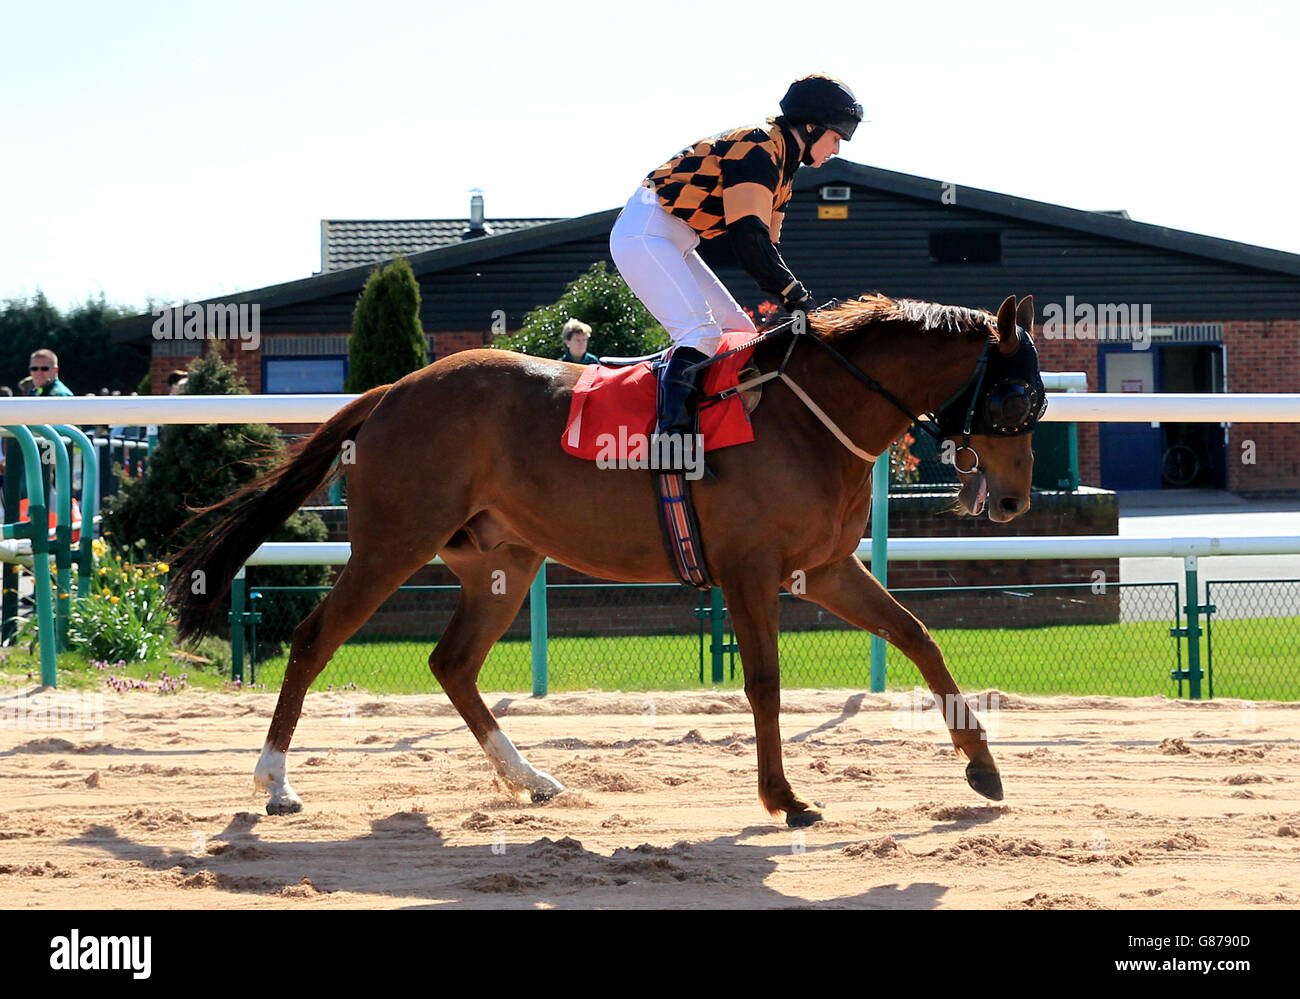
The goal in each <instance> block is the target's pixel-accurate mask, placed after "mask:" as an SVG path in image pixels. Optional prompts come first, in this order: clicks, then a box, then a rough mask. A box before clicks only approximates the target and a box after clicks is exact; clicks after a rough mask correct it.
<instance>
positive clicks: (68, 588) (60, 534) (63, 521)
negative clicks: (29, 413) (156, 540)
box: [31, 425, 72, 652]
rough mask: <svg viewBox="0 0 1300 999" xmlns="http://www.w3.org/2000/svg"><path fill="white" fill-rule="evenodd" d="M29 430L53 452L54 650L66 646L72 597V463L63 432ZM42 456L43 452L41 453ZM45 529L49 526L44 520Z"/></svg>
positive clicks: (39, 427) (42, 428)
mask: <svg viewBox="0 0 1300 999" xmlns="http://www.w3.org/2000/svg"><path fill="white" fill-rule="evenodd" d="M31 430H32V432H33V433H37V434H40V435H41V436H42V437H44V438H45V439H46V440H48V441H49V442H50V448H51V450H52V451H53V452H54V460H53V462H52V464H53V465H54V477H53V479H54V491H55V493H56V494H57V500H58V507H57V508H56V509H55V511H54V575H55V580H56V584H57V586H58V594H59V595H58V599H57V600H56V601H55V604H54V622H55V628H56V630H57V632H58V636H59V645H58V651H60V652H62V651H64V650H65V649H67V647H68V624H69V616H70V612H71V606H70V604H71V601H72V463H71V462H70V461H69V460H68V448H67V445H66V444H64V443H63V436H62V435H61V434H60V433H59V432H58V430H57V429H55V428H54V427H51V426H46V425H43V426H33V427H31ZM42 460H44V456H42ZM32 523H33V525H35V523H36V522H35V521H32ZM46 529H47V530H48V529H49V525H48V523H47V524H46Z"/></svg>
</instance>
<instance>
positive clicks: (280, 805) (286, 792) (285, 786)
mask: <svg viewBox="0 0 1300 999" xmlns="http://www.w3.org/2000/svg"><path fill="white" fill-rule="evenodd" d="M253 783H254V784H256V785H257V786H258V787H259V788H261V789H262V790H263V791H266V792H267V793H268V794H269V795H270V796H271V800H270V801H268V802H267V803H266V811H267V813H268V814H270V815H280V814H283V813H285V812H297V811H301V810H302V799H301V798H300V797H298V795H297V794H296V793H295V792H294V789H293V788H291V787H290V786H289V777H288V774H287V772H286V765H285V754H284V753H281V752H280V751H279V750H277V749H273V748H272V747H271V744H270V743H269V742H268V743H267V744H266V745H265V746H263V747H262V755H261V756H260V757H259V758H258V761H257V768H256V769H255V770H254V771H253Z"/></svg>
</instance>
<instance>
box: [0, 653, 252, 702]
mask: <svg viewBox="0 0 1300 999" xmlns="http://www.w3.org/2000/svg"><path fill="white" fill-rule="evenodd" d="M55 663H56V665H57V677H58V682H57V686H58V688H59V689H60V690H78V691H91V692H94V691H108V690H111V689H112V687H111V685H110V683H109V682H108V681H109V678H110V677H120V678H129V679H134V680H139V681H141V682H143V683H145V684H147V685H148V687H147V689H143V688H137V690H136V692H138V693H141V694H150V695H153V696H158V686H159V676H160V674H161V673H162V671H163V670H166V671H167V675H168V676H170V677H173V678H179V677H181V676H182V675H184V676H185V686H184V688H182V689H188V690H223V689H227V688H229V689H234V688H233V685H232V684H231V683H230V663H229V654H228V653H227V655H226V657H225V658H224V659H222V658H220V657H214V661H212V662H211V663H202V662H196V661H194V659H193V657H189V658H186V657H184V656H182V655H180V654H172V653H165V654H163V655H161V656H158V657H156V658H153V659H148V660H145V661H143V662H134V663H126V664H123V665H118V664H117V663H113V664H110V665H108V666H107V667H106V668H103V669H101V668H100V667H99V666H98V665H96V664H95V663H94V662H93V661H92V660H91V659H90V658H89V657H88V656H87V655H86V654H85V653H84V652H60V653H59V654H58V655H57V656H56V657H55ZM40 682H41V660H40V654H39V652H36V653H32V652H29V651H28V650H27V649H26V648H21V647H10V648H0V686H2V687H30V686H34V685H37V684H39V683H40ZM161 696H169V694H166V693H164V694H162V695H161Z"/></svg>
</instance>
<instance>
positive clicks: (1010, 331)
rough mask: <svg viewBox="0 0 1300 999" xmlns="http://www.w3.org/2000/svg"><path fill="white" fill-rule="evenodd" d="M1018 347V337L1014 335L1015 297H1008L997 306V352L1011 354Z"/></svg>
mask: <svg viewBox="0 0 1300 999" xmlns="http://www.w3.org/2000/svg"><path fill="white" fill-rule="evenodd" d="M1019 346H1020V337H1019V336H1017V335H1016V296H1015V295H1008V296H1007V297H1006V298H1004V299H1003V300H1002V304H1001V305H999V306H998V350H1000V351H1001V352H1002V353H1004V354H1012V353H1015V350H1016V348H1017V347H1019Z"/></svg>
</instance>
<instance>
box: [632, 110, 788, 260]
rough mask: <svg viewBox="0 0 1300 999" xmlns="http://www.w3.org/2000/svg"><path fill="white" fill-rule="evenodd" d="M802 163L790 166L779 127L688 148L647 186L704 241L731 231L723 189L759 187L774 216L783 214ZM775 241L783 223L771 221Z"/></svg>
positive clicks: (755, 129)
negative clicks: (766, 193)
mask: <svg viewBox="0 0 1300 999" xmlns="http://www.w3.org/2000/svg"><path fill="white" fill-rule="evenodd" d="M797 167H798V161H797V160H796V161H795V162H794V163H793V164H789V163H787V162H786V138H785V134H784V133H783V132H782V131H781V129H780V127H779V126H777V125H769V126H754V125H748V126H745V127H744V128H737V129H733V130H731V131H730V132H723V133H722V134H721V135H715V136H713V137H711V138H708V139H701V140H700V141H699V142H697V143H695V144H694V145H692V146H688V147H687V148H686V149H683V150H682V151H681V152H680V153H678V154H677V155H676V156H674V157H673V158H672V159H670V160H669V161H668V162H667V163H665V164H663V166H661V167H659V168H657V169H655V170H652V171H651V172H650V174H649V175H648V176H647V177H646V179H645V184H646V186H647V187H650V188H652V189H653V190H654V192H655V193H656V194H657V195H658V196H659V203H660V204H661V205H663V207H664V208H665V210H667V211H668V212H669V213H670V214H672V215H674V216H676V217H677V218H679V219H681V220H682V221H683V222H685V223H686V224H687V225H689V226H690V227H691V228H692V229H694V230H695V231H696V232H697V233H699V235H700V238H701V239H713V238H715V237H717V236H721V235H722V234H723V233H724V232H726V231H727V223H728V222H734V221H735V219H729V218H727V217H726V209H725V208H724V205H723V190H724V189H725V188H728V187H733V186H735V185H737V184H759V185H761V186H762V187H764V188H766V189H767V190H769V191H771V192H772V212H773V213H776V214H777V215H778V216H779V214H780V213H783V212H784V211H785V206H786V203H787V202H788V201H789V200H790V192H791V190H792V188H793V184H794V170H795V169H796V168H797ZM772 222H773V225H772V229H773V233H772V236H773V239H772V241H773V242H777V241H778V240H779V237H780V224H779V218H773V219H772Z"/></svg>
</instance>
